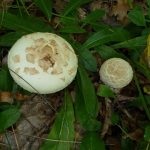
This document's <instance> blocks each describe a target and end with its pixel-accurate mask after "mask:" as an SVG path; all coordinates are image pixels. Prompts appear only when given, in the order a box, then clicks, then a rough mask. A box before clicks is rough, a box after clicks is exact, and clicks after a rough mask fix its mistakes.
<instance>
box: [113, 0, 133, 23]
mask: <svg viewBox="0 0 150 150" xmlns="http://www.w3.org/2000/svg"><path fill="white" fill-rule="evenodd" d="M129 9H130V7H129V5H128V2H127V1H126V0H119V1H117V4H116V5H114V6H113V8H112V15H114V16H117V20H119V21H124V20H125V19H126V18H127V13H128V11H129Z"/></svg>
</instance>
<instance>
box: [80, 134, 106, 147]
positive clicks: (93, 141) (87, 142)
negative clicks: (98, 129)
mask: <svg viewBox="0 0 150 150" xmlns="http://www.w3.org/2000/svg"><path fill="white" fill-rule="evenodd" d="M80 150H105V144H104V142H103V141H102V139H101V138H100V137H99V135H98V133H95V132H88V133H86V134H85V136H84V138H83V140H82V143H81V145H80Z"/></svg>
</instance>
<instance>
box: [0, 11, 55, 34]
mask: <svg viewBox="0 0 150 150" xmlns="http://www.w3.org/2000/svg"><path fill="white" fill-rule="evenodd" d="M0 20H1V25H2V26H3V27H5V28H8V29H11V30H15V31H17V32H23V33H32V32H50V31H52V28H51V27H50V26H49V25H48V24H45V23H44V22H43V21H42V20H40V19H38V18H35V17H32V16H26V17H25V16H24V17H20V16H17V15H13V14H11V13H8V12H7V13H3V12H0Z"/></svg>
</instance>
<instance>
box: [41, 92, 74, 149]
mask: <svg viewBox="0 0 150 150" xmlns="http://www.w3.org/2000/svg"><path fill="white" fill-rule="evenodd" d="M74 121H75V118H74V110H73V105H72V98H71V96H70V95H69V93H68V92H65V98H64V105H63V106H62V108H61V111H60V112H59V113H58V114H57V117H56V120H55V122H54V125H53V127H52V129H51V131H50V133H49V135H48V138H47V139H49V140H46V141H45V143H44V144H43V145H42V147H41V148H40V149H41V150H48V149H51V150H70V149H71V147H72V145H73V141H74V136H75V133H74Z"/></svg>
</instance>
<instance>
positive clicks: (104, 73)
mask: <svg viewBox="0 0 150 150" xmlns="http://www.w3.org/2000/svg"><path fill="white" fill-rule="evenodd" d="M99 74H100V79H101V81H102V82H104V83H105V84H106V85H107V86H109V87H110V88H111V89H112V90H113V91H114V93H116V94H118V93H119V92H120V90H121V88H123V87H125V86H127V85H128V84H129V83H130V82H131V80H132V78H133V70H132V67H131V66H130V64H129V63H128V62H127V61H125V60H123V59H121V58H110V59H108V60H106V61H105V62H104V63H103V64H102V65H101V68H100V71H99ZM116 100H117V99H116ZM105 107H106V108H105V109H106V110H107V111H106V112H107V113H106V114H105V120H104V122H103V127H102V132H101V137H104V136H105V134H106V133H107V131H108V129H109V126H110V125H111V115H112V111H113V110H112V109H113V108H112V101H111V100H110V99H109V98H108V97H105Z"/></svg>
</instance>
